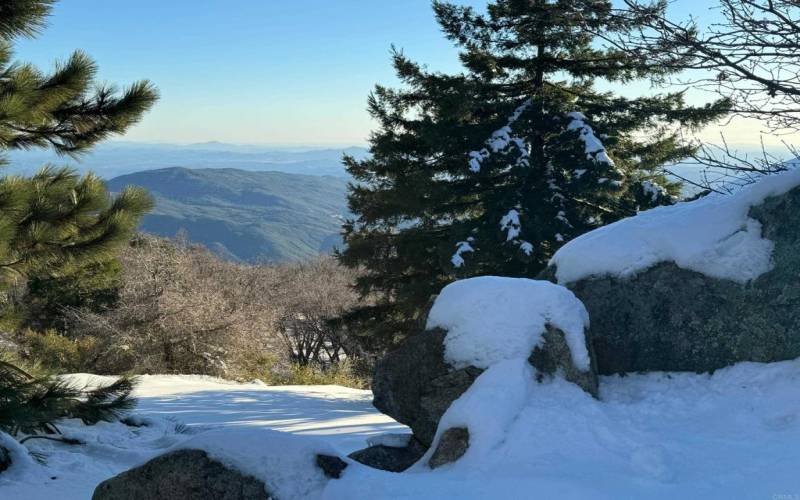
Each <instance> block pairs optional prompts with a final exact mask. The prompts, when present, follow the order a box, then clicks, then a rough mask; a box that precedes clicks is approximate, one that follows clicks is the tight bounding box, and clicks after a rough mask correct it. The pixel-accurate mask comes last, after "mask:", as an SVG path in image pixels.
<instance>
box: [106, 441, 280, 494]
mask: <svg viewBox="0 0 800 500" xmlns="http://www.w3.org/2000/svg"><path fill="white" fill-rule="evenodd" d="M269 498H272V497H271V495H269V494H268V493H267V491H266V489H265V487H264V483H263V482H261V481H259V480H258V479H256V478H253V477H250V476H245V475H243V474H241V473H239V472H237V471H235V470H232V469H229V468H227V467H225V466H224V465H222V464H220V463H219V462H216V461H214V460H212V459H211V458H209V456H208V454H207V453H206V452H205V451H201V450H178V451H174V452H171V453H167V454H165V455H161V456H159V457H156V458H154V459H152V460H150V461H149V462H147V463H146V464H144V465H142V466H139V467H136V468H134V469H131V470H129V471H126V472H123V473H122V474H120V475H118V476H115V477H113V478H111V479H108V480H106V481H103V482H102V483H100V485H98V486H97V488H96V489H95V491H94V495H93V496H92V500H155V499H169V500H208V499H213V500H267V499H269Z"/></svg>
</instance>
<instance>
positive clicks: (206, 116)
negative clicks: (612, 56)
mask: <svg viewBox="0 0 800 500" xmlns="http://www.w3.org/2000/svg"><path fill="white" fill-rule="evenodd" d="M460 3H466V4H472V5H475V6H482V5H485V3H486V2H485V1H481V0H461V1H460ZM713 3H714V2H713V0H695V1H690V0H677V2H675V3H674V4H673V8H672V10H673V12H674V13H675V14H676V15H678V16H685V15H687V14H690V13H691V14H694V15H698V16H701V17H702V18H704V19H709V18H710V17H709V16H712V15H713V14H710V13H709V12H708V10H707V9H708V6H710V5H713ZM393 43H394V44H395V45H397V46H398V47H400V48H402V49H403V50H405V51H406V53H407V54H409V55H410V56H412V57H413V58H414V59H415V60H418V61H420V62H424V63H426V64H427V65H428V66H429V67H431V68H433V69H437V70H443V71H455V70H457V69H458V61H457V59H456V51H455V50H454V49H453V47H452V45H451V44H450V43H449V42H448V41H447V40H445V39H444V38H443V37H442V35H441V33H440V32H439V28H438V26H437V25H436V23H435V20H434V18H433V15H432V12H431V9H430V2H429V0H402V1H389V0H225V1H223V0H168V1H167V0H137V1H135V2H130V1H124V0H62V1H61V2H60V3H58V4H56V7H55V10H54V13H53V16H52V17H51V19H50V25H49V26H48V28H47V29H46V30H45V31H44V33H43V34H42V35H41V36H40V37H38V38H36V39H33V40H23V41H21V42H20V43H19V44H18V46H17V51H16V53H17V56H18V57H19V58H20V59H22V60H27V61H32V62H34V63H36V64H38V65H40V66H41V67H49V66H50V65H51V64H52V63H53V61H54V60H55V59H57V58H65V57H66V56H68V55H69V53H70V52H71V51H72V50H73V49H78V48H80V49H82V50H85V51H86V52H88V53H89V54H90V55H91V56H92V57H94V58H95V59H96V60H97V62H98V64H99V66H100V77H101V79H103V80H107V81H111V82H115V83H126V82H131V81H133V80H136V79H139V78H148V79H150V80H152V81H153V82H154V83H155V84H156V85H157V86H158V87H159V89H160V91H161V94H162V98H161V101H160V102H159V103H158V104H157V106H156V108H155V109H154V110H153V111H152V112H151V113H150V114H149V115H147V117H146V118H145V119H144V120H143V121H142V123H141V124H139V125H138V126H137V127H135V128H134V129H132V130H131V131H129V132H128V134H126V136H125V137H124V139H125V140H134V141H159V142H180V143H190V142H204V141H212V140H214V141H224V142H235V143H258V144H307V145H317V144H339V145H345V144H363V143H365V140H366V137H367V135H368V133H369V131H370V130H371V129H372V128H373V125H374V124H373V123H372V122H371V121H370V119H369V117H368V115H367V113H366V111H365V107H366V97H367V94H368V93H369V91H370V90H371V89H372V87H373V85H374V84H375V83H378V82H380V83H384V84H392V83H394V82H395V80H394V77H393V74H392V70H391V67H390V64H389V48H390V45H391V44H393ZM641 90H642V91H646V88H645V87H641Z"/></svg>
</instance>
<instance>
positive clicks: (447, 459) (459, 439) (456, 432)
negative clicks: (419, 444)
mask: <svg viewBox="0 0 800 500" xmlns="http://www.w3.org/2000/svg"><path fill="white" fill-rule="evenodd" d="M467 449H469V430H468V429H466V428H464V427H453V428H451V429H447V430H446V431H444V432H443V433H442V437H441V438H440V439H439V443H438V444H437V446H436V450H435V451H434V452H433V455H431V458H430V460H428V465H429V466H430V468H431V469H436V468H438V467H441V466H442V465H447V464H450V463H453V462H455V461H456V460H458V459H459V458H461V457H463V456H464V453H466V452H467Z"/></svg>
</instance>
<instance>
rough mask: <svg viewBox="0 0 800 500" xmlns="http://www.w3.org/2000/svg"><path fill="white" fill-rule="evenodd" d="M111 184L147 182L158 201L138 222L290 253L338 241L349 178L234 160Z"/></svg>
mask: <svg viewBox="0 0 800 500" xmlns="http://www.w3.org/2000/svg"><path fill="white" fill-rule="evenodd" d="M108 185H109V189H110V190H111V191H120V190H121V189H123V188H124V187H125V186H128V185H134V186H141V187H144V188H146V189H147V190H148V191H149V192H150V193H151V194H152V195H153V197H154V198H155V201H156V205H155V209H154V210H153V211H152V212H151V213H150V214H148V215H147V216H146V217H145V218H144V220H143V222H142V226H141V229H142V230H143V231H145V232H149V233H152V234H156V235H159V236H168V237H172V236H175V235H176V234H177V233H178V232H181V231H185V232H186V234H187V236H188V238H189V239H190V240H191V241H193V242H197V243H202V244H203V245H206V246H207V247H209V248H210V249H211V250H213V251H214V252H215V253H217V254H218V255H220V256H223V257H226V258H229V259H232V260H243V261H256V260H268V261H293V260H299V259H304V258H308V257H313V256H315V255H317V254H319V253H325V252H329V251H330V250H332V249H333V247H334V246H336V245H339V244H340V238H339V231H340V227H341V220H342V216H344V215H345V213H346V211H347V206H346V200H345V189H346V185H347V180H346V179H344V178H341V177H332V176H311V175H298V174H287V173H282V172H247V171H244V170H237V169H231V168H223V169H216V168H215V169H197V170H193V169H188V168H179V167H176V168H165V169H159V170H151V171H146V172H138V173H134V174H130V175H123V176H120V177H116V178H114V179H112V180H111V181H109V183H108Z"/></svg>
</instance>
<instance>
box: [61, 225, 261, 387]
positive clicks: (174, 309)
mask: <svg viewBox="0 0 800 500" xmlns="http://www.w3.org/2000/svg"><path fill="white" fill-rule="evenodd" d="M121 261H122V265H123V269H124V277H123V286H122V289H121V290H120V298H119V301H118V303H117V305H116V307H115V308H113V309H109V310H107V311H104V312H102V313H93V312H91V311H88V310H86V309H79V310H74V311H72V319H73V322H74V324H75V330H76V331H77V332H80V334H81V335H88V336H92V337H96V338H97V339H98V341H99V342H100V345H101V348H102V350H103V352H102V355H101V356H99V358H98V365H97V367H96V369H97V370H98V371H103V372H114V373H117V372H122V371H135V372H144V373H154V372H161V373H178V372H182V373H205V374H213V375H227V374H228V373H229V371H230V369H229V365H230V363H232V362H235V361H236V360H237V358H240V357H242V356H244V355H250V354H251V350H252V349H253V348H254V347H259V348H264V349H266V348H268V347H269V340H270V336H269V334H268V333H269V325H270V317H269V312H270V311H269V309H268V308H264V307H260V306H263V305H264V304H257V303H254V301H253V294H252V293H251V289H252V288H253V283H252V281H253V279H254V278H255V276H254V273H252V272H248V267H247V266H243V265H237V264H234V263H229V262H225V261H222V260H220V259H218V258H217V257H215V256H214V255H213V254H211V253H210V252H208V251H207V250H205V249H203V248H201V247H197V246H191V245H188V244H186V243H185V242H182V241H178V242H168V241H165V240H161V239H157V238H152V237H144V236H143V237H140V238H137V239H136V240H135V241H134V242H133V243H132V245H131V246H130V248H128V249H126V250H125V251H124V252H123V254H122V257H121Z"/></svg>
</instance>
